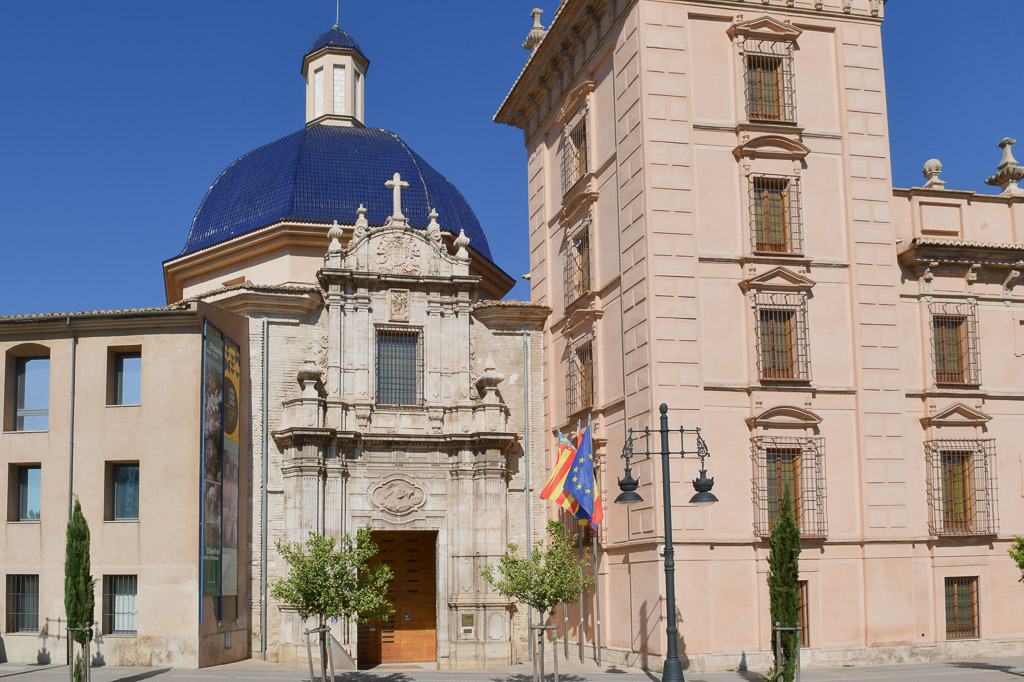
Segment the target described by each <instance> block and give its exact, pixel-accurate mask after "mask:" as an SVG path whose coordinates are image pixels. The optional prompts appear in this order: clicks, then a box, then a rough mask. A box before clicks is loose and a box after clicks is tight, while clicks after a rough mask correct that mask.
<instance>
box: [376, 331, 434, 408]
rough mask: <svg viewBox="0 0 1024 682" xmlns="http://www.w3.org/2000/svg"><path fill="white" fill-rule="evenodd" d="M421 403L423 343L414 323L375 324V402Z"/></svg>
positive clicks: (380, 403)
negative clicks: (410, 324) (392, 325)
mask: <svg viewBox="0 0 1024 682" xmlns="http://www.w3.org/2000/svg"><path fill="white" fill-rule="evenodd" d="M422 403H423V344H422V343H421V339H420V330H419V329H416V328H414V327H398V326H395V327H377V404H378V405H420V404H422Z"/></svg>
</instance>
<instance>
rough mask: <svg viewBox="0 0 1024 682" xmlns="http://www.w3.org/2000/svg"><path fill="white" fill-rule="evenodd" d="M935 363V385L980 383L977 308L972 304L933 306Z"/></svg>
mask: <svg viewBox="0 0 1024 682" xmlns="http://www.w3.org/2000/svg"><path fill="white" fill-rule="evenodd" d="M929 309H930V311H931V316H932V360H933V363H932V364H933V366H934V368H935V383H937V384H961V385H968V386H977V385H979V384H980V383H981V358H980V357H979V355H980V354H979V352H978V317H977V309H976V306H975V305H974V304H971V303H932V304H931V305H930V306H929Z"/></svg>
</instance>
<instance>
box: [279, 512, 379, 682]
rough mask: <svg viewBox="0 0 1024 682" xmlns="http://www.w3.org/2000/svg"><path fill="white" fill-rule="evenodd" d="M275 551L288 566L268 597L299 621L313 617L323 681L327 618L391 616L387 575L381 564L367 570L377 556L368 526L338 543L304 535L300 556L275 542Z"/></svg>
mask: <svg viewBox="0 0 1024 682" xmlns="http://www.w3.org/2000/svg"><path fill="white" fill-rule="evenodd" d="M277 551H278V552H279V553H280V554H281V556H282V557H284V560H285V561H286V562H287V563H288V567H289V572H288V577H286V578H283V579H281V580H278V581H277V582H276V583H274V585H273V587H272V588H271V594H272V595H273V596H274V598H275V599H278V600H280V601H282V602H284V603H286V604H289V605H291V606H293V607H294V608H295V610H296V611H298V613H299V616H300V617H302V618H303V619H306V618H311V617H315V618H316V620H317V625H318V627H320V629H321V631H320V666H321V669H322V670H323V672H324V679H326V675H327V671H326V660H327V634H326V631H325V626H326V625H327V620H328V619H330V618H337V619H339V620H341V621H343V622H358V623H365V622H367V621H369V620H370V619H373V618H379V619H385V618H387V617H389V616H390V615H391V614H392V613H394V607H393V606H392V605H391V603H390V602H388V600H387V597H386V593H387V589H388V583H389V582H391V578H392V577H393V573H392V572H391V568H390V567H388V566H386V565H385V564H378V565H376V566H370V559H372V558H373V557H374V556H375V555H376V554H377V545H376V543H374V541H373V537H372V531H371V529H370V527H369V526H366V527H364V528H360V529H359V530H358V531H356V537H355V539H353V538H352V536H350V535H347V534H346V535H343V536H342V537H341V542H337V541H335V539H334V538H330V537H325V536H323V535H317V534H316V533H313V532H310V534H309V539H308V540H306V547H305V551H303V547H302V545H301V544H300V543H297V542H296V543H289V542H281V541H280V540H278V541H277Z"/></svg>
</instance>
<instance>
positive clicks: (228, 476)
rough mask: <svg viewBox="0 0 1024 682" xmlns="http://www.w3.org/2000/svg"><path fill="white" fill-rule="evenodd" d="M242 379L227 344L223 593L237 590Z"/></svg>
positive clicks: (234, 349) (234, 351)
mask: <svg viewBox="0 0 1024 682" xmlns="http://www.w3.org/2000/svg"><path fill="white" fill-rule="evenodd" d="M241 382H242V361H241V352H240V348H239V347H238V346H237V345H235V344H234V343H232V342H231V341H230V339H227V340H225V345H224V457H223V469H222V479H221V480H222V488H221V490H222V494H221V498H222V500H223V507H222V509H223V514H222V516H221V519H222V524H223V525H222V526H221V539H222V542H221V545H222V548H221V594H223V595H225V596H228V595H237V594H238V475H239V472H238V451H239V439H238V429H239V424H238V393H239V387H240V386H241Z"/></svg>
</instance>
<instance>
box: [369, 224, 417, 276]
mask: <svg viewBox="0 0 1024 682" xmlns="http://www.w3.org/2000/svg"><path fill="white" fill-rule="evenodd" d="M377 269H378V271H379V272H382V273H385V274H389V275H418V274H420V247H419V244H417V243H416V242H415V241H413V240H412V239H409V238H407V237H404V236H403V235H398V234H393V235H389V236H387V237H385V238H384V239H382V240H381V243H380V249H379V250H378V251H377Z"/></svg>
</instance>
